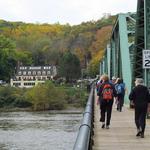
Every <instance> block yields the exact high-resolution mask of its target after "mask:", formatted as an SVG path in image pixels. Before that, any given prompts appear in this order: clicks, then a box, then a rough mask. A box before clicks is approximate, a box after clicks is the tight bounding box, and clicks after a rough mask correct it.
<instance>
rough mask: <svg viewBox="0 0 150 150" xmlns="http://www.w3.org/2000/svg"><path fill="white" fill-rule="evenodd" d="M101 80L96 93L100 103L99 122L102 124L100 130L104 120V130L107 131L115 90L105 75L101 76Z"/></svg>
mask: <svg viewBox="0 0 150 150" xmlns="http://www.w3.org/2000/svg"><path fill="white" fill-rule="evenodd" d="M101 79H102V80H103V82H102V84H101V86H100V87H99V91H98V93H97V96H98V98H99V101H100V102H99V104H100V111H101V112H100V114H101V117H100V122H102V128H105V120H106V129H109V125H110V120H111V113H112V106H113V101H114V96H115V97H116V90H115V87H114V85H113V84H112V83H110V81H109V77H108V76H107V75H102V77H101ZM105 115H106V117H105Z"/></svg>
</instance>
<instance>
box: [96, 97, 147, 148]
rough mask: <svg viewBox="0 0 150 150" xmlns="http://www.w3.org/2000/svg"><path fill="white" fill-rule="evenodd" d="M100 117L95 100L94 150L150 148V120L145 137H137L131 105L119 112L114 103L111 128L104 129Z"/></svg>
mask: <svg viewBox="0 0 150 150" xmlns="http://www.w3.org/2000/svg"><path fill="white" fill-rule="evenodd" d="M95 99H96V98H95ZM99 119H100V111H99V106H98V105H97V104H96V102H95V104H94V136H93V140H94V144H93V150H150V120H147V125H146V130H145V138H140V137H136V133H137V131H136V126H135V123H134V110H133V109H130V108H129V106H124V107H123V111H122V112H118V111H117V110H116V106H115V104H114V106H113V110H112V118H111V123H110V128H109V129H106V128H105V129H102V128H101V122H99Z"/></svg>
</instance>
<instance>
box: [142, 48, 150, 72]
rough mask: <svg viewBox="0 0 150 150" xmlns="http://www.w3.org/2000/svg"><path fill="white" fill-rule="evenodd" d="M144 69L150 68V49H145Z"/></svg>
mask: <svg viewBox="0 0 150 150" xmlns="http://www.w3.org/2000/svg"><path fill="white" fill-rule="evenodd" d="M143 69H150V50H143Z"/></svg>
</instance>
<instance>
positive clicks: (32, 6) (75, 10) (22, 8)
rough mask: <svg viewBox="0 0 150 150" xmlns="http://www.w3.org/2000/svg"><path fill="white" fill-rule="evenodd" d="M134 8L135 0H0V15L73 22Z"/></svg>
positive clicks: (6, 18)
mask: <svg viewBox="0 0 150 150" xmlns="http://www.w3.org/2000/svg"><path fill="white" fill-rule="evenodd" d="M136 8H137V0H0V19H4V20H6V21H23V22H32V23H50V24H53V23H57V22H59V23H60V24H66V23H69V24H70V25H75V24H80V23H81V22H86V21H91V20H98V19H100V18H101V17H102V16H103V14H104V13H111V14H112V15H114V14H117V13H126V12H136Z"/></svg>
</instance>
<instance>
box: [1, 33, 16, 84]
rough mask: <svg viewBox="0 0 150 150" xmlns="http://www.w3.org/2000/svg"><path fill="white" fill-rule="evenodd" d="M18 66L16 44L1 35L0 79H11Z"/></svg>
mask: <svg viewBox="0 0 150 150" xmlns="http://www.w3.org/2000/svg"><path fill="white" fill-rule="evenodd" d="M15 66H16V51H15V44H14V43H13V42H12V41H11V40H10V39H8V38H6V37H4V36H3V35H0V79H1V80H5V81H9V79H10V77H11V76H12V74H13V73H14V69H15Z"/></svg>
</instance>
